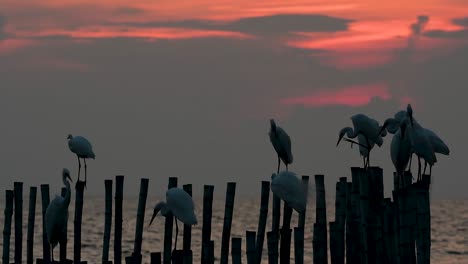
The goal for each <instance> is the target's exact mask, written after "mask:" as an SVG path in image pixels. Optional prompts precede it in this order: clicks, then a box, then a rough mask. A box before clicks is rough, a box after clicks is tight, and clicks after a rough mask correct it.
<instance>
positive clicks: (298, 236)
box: [294, 226, 304, 264]
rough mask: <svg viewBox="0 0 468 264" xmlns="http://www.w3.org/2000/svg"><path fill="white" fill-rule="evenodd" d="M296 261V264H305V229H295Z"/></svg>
mask: <svg viewBox="0 0 468 264" xmlns="http://www.w3.org/2000/svg"><path fill="white" fill-rule="evenodd" d="M294 259H295V264H303V263H304V227H302V226H301V227H295V228H294Z"/></svg>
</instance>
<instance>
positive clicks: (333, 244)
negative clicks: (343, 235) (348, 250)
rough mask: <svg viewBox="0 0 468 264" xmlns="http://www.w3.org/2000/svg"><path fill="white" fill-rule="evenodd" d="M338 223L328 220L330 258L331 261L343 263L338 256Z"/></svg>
mask: <svg viewBox="0 0 468 264" xmlns="http://www.w3.org/2000/svg"><path fill="white" fill-rule="evenodd" d="M338 229H339V225H338V223H337V222H330V260H331V263H333V264H335V263H343V262H340V258H339V252H338V251H339V248H338V247H339V245H338V244H339V242H338V240H339V235H340V234H339V230H338Z"/></svg>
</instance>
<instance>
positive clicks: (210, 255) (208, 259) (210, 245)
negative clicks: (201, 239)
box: [202, 240, 214, 264]
mask: <svg viewBox="0 0 468 264" xmlns="http://www.w3.org/2000/svg"><path fill="white" fill-rule="evenodd" d="M203 250H204V251H205V253H203V255H204V256H205V260H202V261H203V262H202V263H203V264H205V263H206V264H213V263H214V241H213V240H210V241H208V242H206V243H205V246H203Z"/></svg>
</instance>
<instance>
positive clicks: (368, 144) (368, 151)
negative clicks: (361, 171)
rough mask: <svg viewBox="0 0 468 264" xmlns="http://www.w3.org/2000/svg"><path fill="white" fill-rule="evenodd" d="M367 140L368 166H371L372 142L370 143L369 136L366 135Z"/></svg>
mask: <svg viewBox="0 0 468 264" xmlns="http://www.w3.org/2000/svg"><path fill="white" fill-rule="evenodd" d="M366 142H367V167H369V166H370V150H371V146H370V143H369V138H368V137H366Z"/></svg>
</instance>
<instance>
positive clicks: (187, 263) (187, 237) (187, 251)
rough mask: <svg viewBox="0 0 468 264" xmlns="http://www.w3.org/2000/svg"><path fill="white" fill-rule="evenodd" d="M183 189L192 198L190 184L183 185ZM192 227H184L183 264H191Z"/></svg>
mask: <svg viewBox="0 0 468 264" xmlns="http://www.w3.org/2000/svg"><path fill="white" fill-rule="evenodd" d="M183 189H184V190H185V191H186V192H187V193H188V194H189V195H190V196H192V184H184V185H183ZM191 243H192V226H191V225H184V241H183V251H184V264H192V262H193V256H192V249H191Z"/></svg>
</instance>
